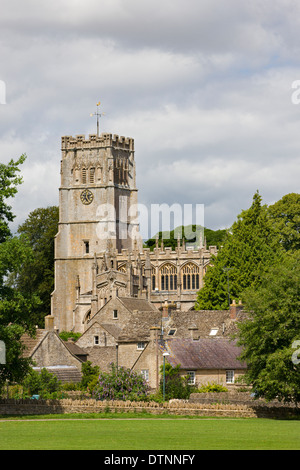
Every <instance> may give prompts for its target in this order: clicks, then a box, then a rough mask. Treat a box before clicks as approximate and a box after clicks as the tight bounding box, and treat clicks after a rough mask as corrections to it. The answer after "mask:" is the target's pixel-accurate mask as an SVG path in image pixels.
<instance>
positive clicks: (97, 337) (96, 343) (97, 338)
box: [94, 335, 99, 346]
mask: <svg viewBox="0 0 300 470" xmlns="http://www.w3.org/2000/svg"><path fill="white" fill-rule="evenodd" d="M94 345H95V346H97V345H99V336H98V335H96V336H94Z"/></svg>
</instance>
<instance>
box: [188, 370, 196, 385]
mask: <svg viewBox="0 0 300 470" xmlns="http://www.w3.org/2000/svg"><path fill="white" fill-rule="evenodd" d="M186 375H187V376H188V378H189V379H188V384H189V385H195V383H196V372H195V371H194V370H188V371H187V373H186Z"/></svg>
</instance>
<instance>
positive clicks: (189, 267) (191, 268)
mask: <svg viewBox="0 0 300 470" xmlns="http://www.w3.org/2000/svg"><path fill="white" fill-rule="evenodd" d="M181 272H182V288H183V290H199V288H200V268H199V266H197V265H196V264H194V263H187V264H186V265H185V266H184V267H183V268H182V271H181Z"/></svg>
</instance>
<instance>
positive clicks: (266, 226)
mask: <svg viewBox="0 0 300 470" xmlns="http://www.w3.org/2000/svg"><path fill="white" fill-rule="evenodd" d="M281 251H282V248H281V246H280V244H279V234H278V232H277V231H276V230H275V229H274V226H273V224H272V222H271V220H270V218H269V216H268V210H267V206H265V205H262V203H261V196H260V195H259V193H258V192H256V193H255V195H254V196H253V201H252V205H251V207H250V208H249V209H247V210H244V211H242V212H241V214H240V215H238V217H237V220H236V222H234V224H233V226H232V228H231V230H230V231H229V232H228V233H227V235H226V238H225V240H224V243H223V247H222V249H221V250H220V251H219V253H218V255H217V256H216V257H214V258H213V259H212V266H210V267H209V268H208V270H207V273H206V275H205V284H204V287H203V288H202V289H201V290H200V291H199V293H198V297H197V301H196V305H195V308H196V309H197V310H202V309H208V310H211V309H217V310H218V309H226V308H228V284H229V292H230V298H231V299H233V298H235V299H238V298H241V296H242V294H243V291H244V290H245V289H246V288H247V287H249V286H253V287H255V286H258V285H259V284H260V279H261V276H262V274H263V273H264V272H265V271H266V269H267V268H268V266H269V265H270V264H272V263H273V262H274V260H275V259H276V257H277V256H278V255H279V254H280V252H281Z"/></svg>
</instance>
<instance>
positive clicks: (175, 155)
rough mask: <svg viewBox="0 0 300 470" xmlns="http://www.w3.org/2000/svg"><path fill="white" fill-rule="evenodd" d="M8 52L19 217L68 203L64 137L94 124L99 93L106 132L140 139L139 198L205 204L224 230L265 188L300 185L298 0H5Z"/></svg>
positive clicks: (0, 26)
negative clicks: (63, 184) (63, 192)
mask: <svg viewBox="0 0 300 470" xmlns="http://www.w3.org/2000/svg"><path fill="white" fill-rule="evenodd" d="M0 59H1V60H0V80H1V81H2V84H3V83H5V85H6V93H5V98H6V99H5V102H6V104H3V101H4V99H3V87H2V95H1V90H0V102H1V96H2V103H1V104H0V155H1V161H2V162H4V163H7V162H8V161H9V160H10V159H11V158H14V159H17V158H18V157H19V155H21V154H22V153H23V152H25V153H26V154H27V160H26V163H25V164H24V165H23V166H22V174H23V177H24V183H23V185H22V186H21V187H20V188H19V192H18V195H17V197H16V198H15V200H14V201H13V204H12V205H13V209H14V212H15V214H16V215H17V217H16V221H15V224H17V225H18V224H19V223H21V222H23V221H24V220H25V219H26V217H27V216H28V214H29V213H30V212H31V211H32V210H34V209H36V208H38V207H47V206H50V205H57V204H58V187H59V184H60V174H59V172H60V159H61V151H60V143H61V136H63V135H73V136H75V135H77V134H85V135H86V136H88V135H89V134H92V133H95V132H96V121H95V118H91V117H90V113H93V112H95V111H96V103H97V102H98V101H101V107H100V109H101V111H102V112H105V113H106V114H105V116H103V117H102V118H101V120H100V131H101V132H110V133H112V134H119V135H122V136H127V137H133V138H134V140H135V150H136V153H135V159H136V166H137V186H138V189H139V193H138V194H139V202H140V203H141V204H144V205H146V206H148V207H149V206H150V205H151V204H154V203H156V204H163V203H166V204H169V205H171V204H192V205H196V204H204V208H205V209H204V217H205V219H204V223H205V226H206V227H208V228H212V229H218V228H225V227H230V226H231V225H232V223H233V222H234V220H235V219H236V216H237V215H238V214H239V213H240V212H241V210H243V209H247V208H248V207H249V206H250V205H251V201H252V197H253V194H254V193H255V192H256V190H259V192H260V194H261V196H262V198H263V202H264V203H266V204H271V203H273V202H275V201H277V200H279V199H280V198H281V197H282V196H283V195H285V194H288V193H290V192H299V176H300V104H297V101H295V100H292V96H293V93H295V89H293V88H292V84H293V83H294V82H295V81H297V80H300V2H299V1H297V0H295V1H293V0H263V1H261V0H251V1H244V0H160V1H157V0H152V1H151V2H150V1H147V2H146V1H144V0H84V1H83V0H52V1H51V2H46V1H44V0H39V1H35V0H8V1H6V0H0ZM299 96H300V93H299ZM293 101H294V102H293ZM141 228H142V231H143V227H141Z"/></svg>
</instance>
